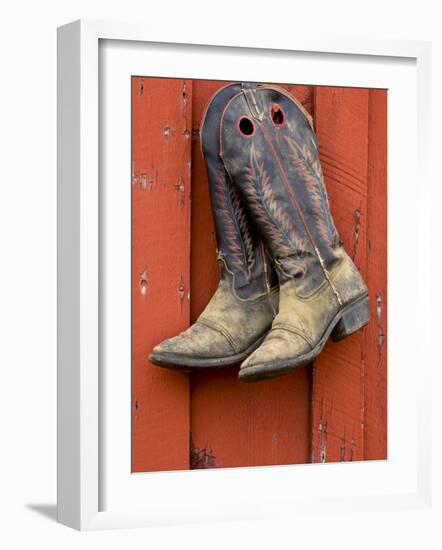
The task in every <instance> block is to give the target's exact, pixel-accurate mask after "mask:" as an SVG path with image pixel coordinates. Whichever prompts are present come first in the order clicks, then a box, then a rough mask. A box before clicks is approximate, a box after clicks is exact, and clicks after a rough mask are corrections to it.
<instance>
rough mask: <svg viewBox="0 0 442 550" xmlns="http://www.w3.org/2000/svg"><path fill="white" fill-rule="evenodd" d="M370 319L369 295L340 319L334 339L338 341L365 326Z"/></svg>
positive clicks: (333, 334)
mask: <svg viewBox="0 0 442 550" xmlns="http://www.w3.org/2000/svg"><path fill="white" fill-rule="evenodd" d="M369 320H370V308H369V302H368V296H367V297H366V298H364V299H363V300H361V301H360V302H358V303H357V304H355V305H354V306H352V307H351V308H350V309H348V310H347V311H346V312H345V313H344V314H343V315H342V317H341V319H340V320H339V322H338V324H337V325H336V326H335V328H334V329H333V332H332V334H331V337H332V340H333V341H334V342H338V341H339V340H342V339H343V338H346V337H347V336H350V334H353V332H356V331H357V330H359V329H360V328H362V327H364V326H365V325H366V324H367V323H368V321H369Z"/></svg>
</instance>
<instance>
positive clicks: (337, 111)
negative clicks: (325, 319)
mask: <svg viewBox="0 0 442 550" xmlns="http://www.w3.org/2000/svg"><path fill="white" fill-rule="evenodd" d="M368 107H369V91H368V90H362V89H349V88H319V87H318V88H316V95H315V125H316V132H317V134H318V138H319V149H320V157H321V163H322V167H323V171H324V177H325V182H326V186H327V191H328V194H329V199H330V206H331V210H332V214H333V217H334V220H335V223H336V226H337V229H338V231H339V234H340V236H341V239H342V240H343V242H344V246H345V248H346V250H347V252H348V253H349V255H350V256H351V257H352V258H353V260H354V262H355V264H356V266H357V267H358V268H359V270H360V271H361V273H362V276H363V277H364V278H365V279H366V275H367V269H366V267H367V254H366V253H367V246H366V244H367V243H366V239H367V162H368V155H367V151H368ZM373 299H374V297H373V296H371V300H373ZM365 332H366V329H364V330H362V331H359V332H358V333H356V334H354V335H352V336H350V337H349V338H346V339H345V340H344V341H342V342H339V343H333V342H329V343H328V344H327V346H326V347H325V349H324V351H323V352H322V354H321V355H320V356H319V357H318V358H317V360H316V361H315V363H314V366H313V396H312V407H313V415H312V429H313V433H312V461H313V462H334V461H345V460H362V459H363V457H364V414H365V413H364V402H365V401H364V376H365V361H366V353H367V350H366V335H365Z"/></svg>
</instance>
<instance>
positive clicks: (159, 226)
mask: <svg viewBox="0 0 442 550" xmlns="http://www.w3.org/2000/svg"><path fill="white" fill-rule="evenodd" d="M191 112H192V110H191V82H189V81H184V80H178V79H176V80H175V79H156V78H139V77H136V78H135V77H134V78H133V79H132V471H134V472H142V471H154V470H175V469H186V468H188V467H189V383H188V377H187V375H186V374H182V373H176V372H171V371H167V370H165V369H159V368H158V367H155V366H153V365H150V364H148V361H147V357H148V354H149V352H150V351H151V349H152V348H153V346H155V345H156V344H157V343H158V342H160V341H161V340H163V339H164V338H168V337H170V336H174V335H176V334H177V333H179V332H180V331H182V330H184V329H185V328H186V327H187V326H188V324H189V300H188V293H189V290H190V271H189V254H190V145H191V131H190V129H191Z"/></svg>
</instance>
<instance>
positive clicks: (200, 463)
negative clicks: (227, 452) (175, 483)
mask: <svg viewBox="0 0 442 550" xmlns="http://www.w3.org/2000/svg"><path fill="white" fill-rule="evenodd" d="M209 468H219V466H218V465H217V464H216V457H215V455H214V454H213V452H212V450H211V449H207V448H203V449H198V447H195V445H194V443H193V440H192V434H190V469H191V470H206V469H209Z"/></svg>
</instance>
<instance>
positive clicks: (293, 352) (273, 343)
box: [238, 329, 312, 382]
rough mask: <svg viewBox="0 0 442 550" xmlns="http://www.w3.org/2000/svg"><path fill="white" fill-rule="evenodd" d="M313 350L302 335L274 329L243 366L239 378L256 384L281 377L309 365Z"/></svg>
mask: <svg viewBox="0 0 442 550" xmlns="http://www.w3.org/2000/svg"><path fill="white" fill-rule="evenodd" d="M311 349H312V347H311V345H310V344H309V343H308V341H307V340H306V339H305V338H304V337H303V336H301V335H300V334H294V333H293V332H289V331H287V330H284V329H273V330H272V331H271V332H270V334H269V335H268V336H267V338H266V339H265V340H264V342H263V343H262V344H261V346H260V347H259V348H258V349H257V350H256V351H255V352H254V353H252V354H251V355H250V356H249V357H248V358H247V359H246V360H245V361H244V362H243V363H242V364H241V368H240V371H239V373H238V378H239V379H240V380H241V381H242V382H256V381H258V380H266V379H268V378H274V377H275V376H280V375H281V374H285V373H286V372H289V371H291V370H293V369H294V368H296V367H301V366H303V365H305V364H306V363H308V362H309V360H308V354H309V353H310V352H311ZM304 357H306V359H305V360H303V358H304Z"/></svg>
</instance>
